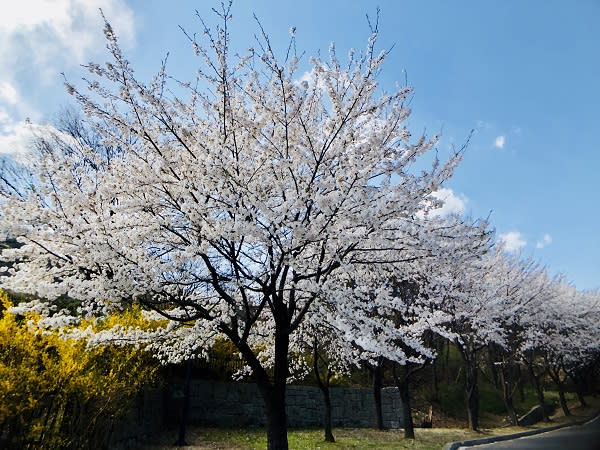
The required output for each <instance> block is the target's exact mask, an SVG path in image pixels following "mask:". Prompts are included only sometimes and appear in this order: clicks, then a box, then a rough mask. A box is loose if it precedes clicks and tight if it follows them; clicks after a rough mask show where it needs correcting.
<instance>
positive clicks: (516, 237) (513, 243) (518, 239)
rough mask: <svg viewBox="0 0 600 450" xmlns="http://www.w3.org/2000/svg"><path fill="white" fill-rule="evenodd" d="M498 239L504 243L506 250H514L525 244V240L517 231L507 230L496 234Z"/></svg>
mask: <svg viewBox="0 0 600 450" xmlns="http://www.w3.org/2000/svg"><path fill="white" fill-rule="evenodd" d="M498 239H499V240H500V242H501V243H502V245H504V250H506V251H507V252H516V251H519V250H520V249H522V248H523V247H525V246H526V245H527V241H526V240H525V238H524V236H523V235H522V234H521V233H520V232H519V231H509V232H508V233H502V234H500V235H498Z"/></svg>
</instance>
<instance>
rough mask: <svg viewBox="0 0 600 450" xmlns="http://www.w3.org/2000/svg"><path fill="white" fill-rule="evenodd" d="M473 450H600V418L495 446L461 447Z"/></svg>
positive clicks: (498, 443)
mask: <svg viewBox="0 0 600 450" xmlns="http://www.w3.org/2000/svg"><path fill="white" fill-rule="evenodd" d="M460 448H461V449H473V450H484V449H490V450H500V449H506V450H512V449H515V450H600V416H598V417H596V418H595V419H593V420H591V421H589V422H587V423H585V424H583V425H575V426H572V427H566V428H561V429H559V430H555V431H549V432H547V433H541V434H536V435H534V436H529V437H522V438H519V439H513V440H511V441H502V442H496V443H494V444H485V445H475V446H472V447H460Z"/></svg>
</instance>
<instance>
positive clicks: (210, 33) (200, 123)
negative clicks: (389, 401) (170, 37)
mask: <svg viewBox="0 0 600 450" xmlns="http://www.w3.org/2000/svg"><path fill="white" fill-rule="evenodd" d="M217 14H218V16H219V19H220V24H219V25H217V26H216V28H214V29H210V28H209V26H208V25H207V24H206V23H205V22H204V21H201V24H202V31H203V32H204V34H203V36H204V37H205V41H206V42H205V43H203V42H197V41H196V39H195V38H194V37H190V41H191V44H192V47H193V49H194V51H195V53H196V55H198V56H199V57H200V60H201V61H202V63H203V64H204V65H203V67H202V68H201V69H200V70H199V71H198V75H197V78H196V79H194V80H192V81H190V82H176V85H175V87H173V88H171V87H170V81H169V80H170V78H169V76H168V75H167V70H166V62H165V63H164V64H163V66H162V67H161V68H160V71H159V72H158V74H157V75H156V76H155V77H154V78H153V79H152V80H151V81H150V82H149V83H144V82H142V81H140V80H139V79H138V78H137V77H136V76H135V73H134V70H133V68H132V67H131V64H130V63H129V61H128V60H127V59H126V57H125V56H124V55H123V53H122V52H121V49H120V47H119V45H118V41H117V37H116V36H115V34H114V32H113V29H112V28H111V26H110V24H109V23H108V22H107V23H106V26H105V30H104V31H105V35H106V39H107V46H108V50H109V52H110V55H111V61H110V62H107V63H106V64H104V65H100V64H96V63H90V64H88V65H87V66H86V67H87V69H88V70H89V72H90V74H91V78H89V79H85V87H86V88H87V91H86V89H85V88H79V87H76V86H75V85H73V84H71V83H67V84H66V86H67V90H68V91H69V93H70V94H72V95H73V96H74V97H75V99H76V100H77V101H78V102H79V104H80V105H81V108H82V110H83V112H84V114H85V116H86V120H85V121H86V123H87V126H89V127H91V128H92V129H93V130H94V132H95V133H97V136H98V141H97V142H95V143H90V142H85V140H82V139H77V138H73V136H72V134H73V133H71V134H70V135H69V133H67V134H65V133H57V134H56V135H54V136H51V137H48V138H46V139H44V140H42V141H41V143H42V145H41V146H40V147H39V148H38V152H37V156H36V159H35V162H34V163H32V165H31V167H29V171H30V173H31V174H32V175H33V177H32V179H33V181H32V182H31V183H29V184H27V185H26V186H25V189H24V190H19V195H16V194H14V192H13V191H14V190H11V189H10V188H8V187H6V186H5V189H4V190H3V192H4V193H5V194H6V196H5V198H4V200H3V201H2V210H1V214H2V226H3V233H5V234H6V235H8V236H14V237H16V238H18V240H19V242H22V243H23V246H22V247H20V248H18V249H13V250H10V251H7V252H5V254H3V257H4V258H6V259H11V258H12V259H13V260H16V261H17V263H16V264H15V266H14V267H13V268H11V269H10V270H9V274H10V277H8V278H7V279H6V281H4V280H3V284H6V286H7V287H10V288H11V289H14V290H18V291H23V292H30V293H36V294H40V295H42V296H44V297H47V298H56V297H59V296H60V295H68V296H70V297H71V298H74V299H77V300H79V301H80V302H81V308H82V309H81V310H82V311H83V312H86V313H89V314H105V313H106V312H108V311H110V310H111V309H114V308H122V307H124V306H126V305H129V304H131V303H138V304H141V305H142V306H143V307H145V308H147V309H149V310H154V311H156V312H158V313H160V314H161V315H162V316H163V317H165V318H166V319H168V320H169V321H170V323H173V324H177V323H179V324H181V326H180V327H179V328H177V327H176V326H175V325H173V329H174V330H175V329H184V330H188V334H187V335H189V336H196V341H195V342H196V343H197V346H199V345H200V344H202V345H206V344H207V343H210V342H211V339H214V337H215V336H217V335H224V336H226V337H227V338H229V339H230V340H231V342H232V343H233V344H234V345H235V346H236V347H237V349H238V350H239V352H240V354H241V355H242V357H243V358H244V360H245V361H246V363H247V365H248V370H249V371H250V372H251V374H252V377H253V379H254V380H255V381H256V383H257V385H258V387H259V390H260V392H261V394H262V396H263V399H264V402H265V411H266V416H267V422H268V446H269V448H271V449H275V448H277V449H284V448H287V420H286V413H285V386H286V381H287V380H288V377H289V373H290V357H289V355H290V354H289V351H290V345H291V342H293V341H294V339H295V337H294V336H295V333H297V332H298V330H300V327H301V326H302V324H303V322H304V321H305V320H306V318H307V317H308V315H309V314H319V313H321V312H325V311H326V309H327V308H321V305H325V304H327V305H335V309H334V311H335V312H336V314H338V315H337V316H336V318H334V317H332V316H331V315H324V316H323V318H324V320H325V318H327V319H330V321H331V322H332V323H335V325H336V327H338V329H339V330H340V332H341V333H342V334H343V335H344V336H346V337H347V338H349V339H351V340H353V341H355V342H356V343H358V345H360V346H361V348H363V350H365V351H372V352H373V353H377V352H381V348H380V347H378V345H379V344H378V342H385V341H386V339H387V338H386V339H384V338H381V339H378V340H373V341H371V340H369V339H368V338H367V337H366V336H365V335H364V334H361V333H359V332H358V330H360V329H361V327H363V326H364V325H365V324H366V325H368V329H374V328H377V329H378V330H380V333H379V334H381V335H383V336H384V337H385V336H387V335H390V336H391V337H394V336H397V333H398V332H397V331H393V330H394V328H393V327H390V322H389V320H387V319H385V317H389V315H387V316H386V315H380V314H378V310H379V309H385V308H387V309H389V310H393V309H395V308H396V305H397V303H396V302H395V300H394V295H393V294H394V293H393V287H392V285H391V283H389V281H386V280H390V277H391V275H392V274H393V273H394V272H396V271H398V270H402V271H406V270H410V267H411V266H410V263H411V262H414V261H419V260H422V259H424V258H428V257H429V256H430V255H429V253H428V248H429V247H430V245H429V243H428V240H429V239H430V238H429V237H428V233H426V232H424V231H423V232H419V233H416V234H415V232H414V222H415V218H417V217H418V215H419V214H422V211H423V209H424V208H425V209H426V208H428V206H427V205H428V204H431V202H432V193H433V192H435V191H436V190H437V189H439V188H440V185H441V183H443V182H444V181H445V180H446V179H447V178H448V177H450V176H451V174H452V170H453V168H454V167H455V166H456V164H457V163H458V162H459V161H460V159H461V151H459V152H457V153H456V154H454V155H453V156H451V157H450V158H449V159H448V160H447V161H446V162H445V163H439V162H438V161H437V159H436V161H435V163H434V164H433V166H432V168H431V169H430V170H428V171H423V172H417V171H416V170H414V169H412V163H413V162H414V161H415V160H416V159H417V158H419V156H420V155H422V154H424V153H426V152H428V151H430V150H431V149H432V148H434V146H435V143H436V140H437V138H436V137H433V138H431V139H429V138H427V137H426V136H421V137H418V138H416V139H413V138H411V135H410V133H409V131H408V130H407V129H406V127H405V125H404V123H405V121H406V118H407V117H408V116H409V114H410V110H409V109H408V107H407V106H406V104H405V100H406V98H407V96H408V95H410V93H411V92H412V90H411V89H410V88H399V89H398V90H396V91H393V92H384V91H382V90H381V89H380V87H379V86H378V82H377V76H378V74H379V72H380V71H381V69H382V64H383V63H384V60H385V58H386V56H387V54H386V52H377V51H376V47H375V46H376V42H377V35H378V30H377V25H376V24H375V25H374V26H373V28H372V35H371V37H370V39H369V41H368V45H367V47H366V50H364V51H362V52H358V51H350V54H349V55H348V59H347V61H346V62H342V61H341V60H340V59H339V58H338V56H337V55H336V51H335V47H334V46H333V45H332V46H331V48H330V51H329V58H328V60H322V59H321V58H318V57H315V58H311V59H310V61H309V64H310V70H309V71H307V72H306V74H305V76H302V74H301V73H300V71H299V67H300V64H301V61H300V60H299V58H297V57H296V54H295V37H294V36H292V37H291V40H290V44H289V48H288V51H287V53H286V55H285V57H284V58H282V61H281V62H280V61H279V60H278V59H277V58H276V56H275V52H274V50H273V47H272V46H271V43H270V40H269V38H268V36H267V35H266V34H265V33H264V32H263V31H262V28H260V33H259V39H258V48H257V49H250V50H249V51H248V53H247V54H246V55H244V56H240V57H238V56H232V54H231V51H230V45H231V43H230V36H229V26H230V24H231V14H230V5H229V6H228V5H223V7H222V9H221V10H219V11H217ZM259 27H260V25H259ZM96 144H97V145H96ZM431 238H432V239H433V235H432V237H431ZM407 267H408V268H409V269H407ZM349 290H351V293H352V295H347V294H348V291H349ZM398 313H399V314H401V313H402V310H401V309H400V310H399V312H398ZM340 317H341V319H340ZM189 330H192V331H193V333H191V332H190V331H189ZM388 341H389V342H391V341H393V339H388ZM193 344H194V342H192V343H191V345H190V346H189V347H186V348H185V353H184V354H183V355H182V358H184V359H185V358H187V357H190V356H191V355H192V354H193V352H194V351H196V350H197V346H195V345H193ZM176 347H177V346H173V345H170V346H167V347H165V348H166V350H164V351H165V352H170V351H176ZM396 353H397V355H398V356H397V359H401V357H402V356H401V352H400V351H399V350H396ZM270 367H272V370H267V369H268V368H270Z"/></svg>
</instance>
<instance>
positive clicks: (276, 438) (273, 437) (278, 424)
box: [264, 382, 288, 450]
mask: <svg viewBox="0 0 600 450" xmlns="http://www.w3.org/2000/svg"><path fill="white" fill-rule="evenodd" d="M285 387H286V386H285V382H284V383H278V384H275V385H273V386H272V387H271V389H269V391H270V392H269V393H268V394H267V395H266V396H265V399H264V400H265V412H266V415H267V449H268V450H288V440H287V415H286V412H285Z"/></svg>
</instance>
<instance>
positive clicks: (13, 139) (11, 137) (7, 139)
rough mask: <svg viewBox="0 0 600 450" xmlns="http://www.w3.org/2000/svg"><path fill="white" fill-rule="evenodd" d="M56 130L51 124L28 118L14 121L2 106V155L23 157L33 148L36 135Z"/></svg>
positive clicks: (0, 123)
mask: <svg viewBox="0 0 600 450" xmlns="http://www.w3.org/2000/svg"><path fill="white" fill-rule="evenodd" d="M49 131H55V129H54V127H52V126H50V125H37V124H32V123H30V122H29V121H27V120H24V121H13V120H12V118H11V117H10V116H9V115H8V114H7V113H6V111H4V110H3V109H2V108H1V107H0V155H2V154H5V155H6V154H9V155H12V156H14V157H16V158H17V159H18V158H23V157H25V155H26V154H27V153H28V151H29V149H30V148H31V142H32V140H33V138H34V137H35V136H39V135H42V134H45V133H47V132H49Z"/></svg>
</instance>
